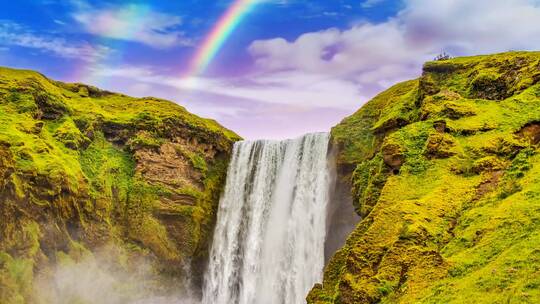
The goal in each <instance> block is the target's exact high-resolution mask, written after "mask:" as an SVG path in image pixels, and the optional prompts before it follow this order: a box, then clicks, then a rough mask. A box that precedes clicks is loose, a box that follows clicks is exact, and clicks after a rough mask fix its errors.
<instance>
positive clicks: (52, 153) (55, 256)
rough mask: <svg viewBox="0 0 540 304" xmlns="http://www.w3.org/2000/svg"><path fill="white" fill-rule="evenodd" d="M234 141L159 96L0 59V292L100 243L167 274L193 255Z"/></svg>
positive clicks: (17, 290)
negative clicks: (49, 74) (70, 79)
mask: <svg viewBox="0 0 540 304" xmlns="http://www.w3.org/2000/svg"><path fill="white" fill-rule="evenodd" d="M236 140H239V137H238V136H237V135H236V134H234V133H233V132H231V131H229V130H227V129H225V128H223V127H221V126H220V125H219V124H217V123H216V122H215V121H213V120H208V119H203V118H200V117H197V116H195V115H193V114H190V113H189V112H187V111H186V110H185V109H184V108H182V107H181V106H178V105H177V104H175V103H172V102H169V101H165V100H161V99H156V98H142V99H141V98H132V97H129V96H124V95H121V94H116V93H111V92H107V91H101V90H99V89H97V88H94V87H91V86H86V85H83V84H66V83H61V82H56V81H52V80H49V79H47V78H46V77H44V76H43V75H40V74H38V73H36V72H32V71H24V70H14V69H8V68H0V217H1V218H2V221H0V302H1V303H27V302H29V301H31V299H32V283H33V280H34V273H36V272H41V273H43V272H44V273H47V269H48V268H50V267H51V266H52V265H54V264H55V263H56V262H58V261H60V260H63V259H65V258H64V257H69V259H73V260H77V259H78V258H80V256H81V255H80V253H81V252H87V253H90V254H91V253H92V252H93V251H96V250H99V249H100V248H102V247H106V246H118V247H120V248H124V250H121V252H122V253H121V254H120V256H119V257H117V258H118V259H119V264H120V265H124V264H125V263H123V262H122V260H125V259H130V258H134V257H137V256H141V257H143V258H146V259H150V260H151V261H152V264H153V266H154V267H155V269H156V271H159V272H161V273H165V274H169V275H171V276H173V277H178V276H179V275H181V274H182V266H183V264H185V263H196V264H197V263H200V261H201V259H202V257H204V256H205V255H206V250H207V245H208V244H207V243H208V239H209V235H210V233H211V227H212V224H213V221H214V219H215V213H216V208H217V201H218V197H219V192H220V191H221V186H222V184H223V181H224V178H225V173H226V167H227V162H228V155H229V153H230V150H231V147H232V143H233V142H234V141H236ZM179 151H180V152H179Z"/></svg>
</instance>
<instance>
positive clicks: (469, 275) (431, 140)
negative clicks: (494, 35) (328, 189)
mask: <svg viewBox="0 0 540 304" xmlns="http://www.w3.org/2000/svg"><path fill="white" fill-rule="evenodd" d="M332 136H333V141H334V145H336V146H338V147H339V148H340V154H339V158H338V166H339V168H340V170H339V171H340V172H341V175H342V176H341V177H342V178H346V179H349V180H350V181H351V185H352V194H353V200H354V202H353V203H354V206H355V209H356V212H357V213H358V214H359V215H360V216H362V218H363V219H362V221H361V222H360V223H359V224H358V225H357V227H356V229H355V231H354V232H353V233H352V234H351V235H350V236H349V237H348V240H347V242H346V245H345V246H344V247H343V248H341V249H340V250H339V251H338V252H337V253H336V254H335V255H334V256H333V258H332V259H331V261H330V262H329V265H328V266H327V267H326V270H325V276H324V282H323V284H320V285H316V286H315V287H314V288H313V290H312V291H311V293H310V294H309V296H308V302H309V303H380V302H381V303H536V302H538V300H539V299H540V183H539V180H540V154H539V153H538V144H539V142H540V53H527V52H510V53H505V54H498V55H491V56H477V57H467V58H456V59H451V60H442V61H435V62H428V63H426V64H425V66H424V70H423V74H422V77H420V78H419V79H416V80H411V81H407V82H403V83H400V84H397V85H395V86H393V87H392V88H390V89H389V90H387V91H385V92H383V93H381V94H380V95H378V96H377V97H375V98H374V99H373V100H371V101H370V102H368V103H367V104H366V105H365V106H363V107H362V108H361V109H360V110H359V111H358V112H357V113H355V114H354V115H352V116H351V117H348V118H346V119H345V120H344V121H343V122H342V123H340V124H339V125H338V126H336V127H335V128H334V129H333V130H332Z"/></svg>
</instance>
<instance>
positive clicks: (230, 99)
mask: <svg viewBox="0 0 540 304" xmlns="http://www.w3.org/2000/svg"><path fill="white" fill-rule="evenodd" d="M539 2H540V1H532V0H508V1H506V0H505V1H503V0H477V1H468V0H441V1H429V0H406V1H405V2H404V8H403V9H402V10H401V11H400V12H399V13H398V14H397V15H395V16H393V17H391V18H389V19H387V20H386V21H383V22H379V23H372V22H361V23H358V24H355V25H354V26H351V27H349V28H346V29H337V28H330V29H325V30H321V31H317V32H309V33H305V34H303V35H300V36H299V37H297V38H296V39H293V40H287V39H284V38H281V37H276V38H274V39H267V40H259V41H254V42H253V43H251V44H250V46H249V48H248V52H249V53H250V54H251V55H252V56H253V58H254V59H255V65H254V66H253V67H252V70H251V71H249V72H248V73H246V74H245V75H242V76H239V77H238V76H236V77H230V76H229V75H222V76H220V77H213V78H209V77H197V78H190V79H181V78H179V77H177V76H175V75H168V74H167V71H158V70H155V69H152V68H148V67H141V66H139V67H138V66H124V67H120V68H115V67H95V70H94V71H93V73H94V76H95V77H93V79H104V80H103V83H95V85H98V86H107V84H108V83H114V84H115V85H119V84H120V83H121V84H122V85H120V86H123V87H125V88H127V90H130V91H128V92H126V93H131V94H137V95H142V94H145V95H152V92H159V94H160V96H159V97H164V98H169V99H171V100H177V101H180V102H182V105H185V106H186V107H187V108H188V109H189V110H191V111H193V112H195V113H197V114H200V115H204V116H210V117H214V118H216V119H218V120H219V121H220V122H222V123H224V124H225V125H226V126H227V127H230V128H232V129H234V130H236V131H238V132H239V133H240V134H241V135H243V136H245V137H247V138H257V137H267V138H276V137H277V138H283V137H291V136H297V135H300V134H302V133H305V132H309V131H323V130H328V129H329V128H330V127H331V126H332V125H335V124H336V123H337V122H338V121H339V120H340V119H342V118H343V117H344V116H346V115H348V114H350V113H352V112H353V111H355V110H356V109H358V108H359V107H360V106H361V105H362V103H364V102H366V101H367V100H368V99H369V98H371V97H372V96H374V95H375V94H377V93H378V92H380V91H382V90H383V89H385V88H387V87H389V86H390V85H392V84H394V83H396V82H399V81H402V80H406V79H411V78H415V77H418V76H419V75H420V73H421V67H422V64H423V62H425V61H426V60H430V59H433V58H434V57H435V56H436V55H437V54H438V53H440V52H441V51H443V50H444V51H447V52H449V53H451V54H452V55H456V56H457V55H473V54H481V53H492V52H500V51H507V50H510V49H513V50H517V49H539V48H540V40H538V39H534V38H535V37H540V4H539ZM112 80H114V81H112ZM109 89H112V88H109ZM297 121H298V122H301V123H295V122H297Z"/></svg>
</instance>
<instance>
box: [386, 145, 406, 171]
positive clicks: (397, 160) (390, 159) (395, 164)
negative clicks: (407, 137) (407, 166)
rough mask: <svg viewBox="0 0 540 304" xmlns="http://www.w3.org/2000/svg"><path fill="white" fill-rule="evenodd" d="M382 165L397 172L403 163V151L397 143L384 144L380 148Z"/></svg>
mask: <svg viewBox="0 0 540 304" xmlns="http://www.w3.org/2000/svg"><path fill="white" fill-rule="evenodd" d="M381 151H382V155H383V160H384V163H385V164H387V165H388V166H390V167H391V168H392V169H394V170H399V168H401V165H403V162H404V161H405V151H404V149H403V147H402V146H400V145H399V144H397V143H393V142H389V143H384V144H383V146H382V148H381Z"/></svg>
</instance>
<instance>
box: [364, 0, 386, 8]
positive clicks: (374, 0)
mask: <svg viewBox="0 0 540 304" xmlns="http://www.w3.org/2000/svg"><path fill="white" fill-rule="evenodd" d="M383 1H384V0H366V1H364V2H362V7H363V8H372V7H374V6H376V5H378V4H380V3H381V2H383Z"/></svg>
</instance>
